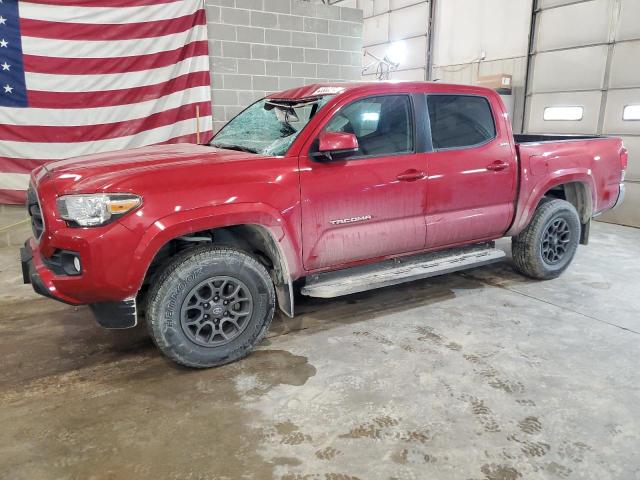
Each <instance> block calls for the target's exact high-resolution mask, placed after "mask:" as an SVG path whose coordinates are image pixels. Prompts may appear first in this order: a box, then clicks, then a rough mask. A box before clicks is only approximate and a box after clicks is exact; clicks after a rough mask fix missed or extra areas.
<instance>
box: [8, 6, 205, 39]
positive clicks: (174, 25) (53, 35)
mask: <svg viewBox="0 0 640 480" xmlns="http://www.w3.org/2000/svg"><path fill="white" fill-rule="evenodd" d="M205 24H206V20H205V14H204V10H198V11H196V12H195V13H193V14H191V15H186V16H184V17H179V18H176V19H171V18H169V19H166V20H156V21H154V22H140V23H123V24H117V25H110V26H109V28H106V29H96V26H95V24H87V23H74V24H73V28H69V24H68V23H64V22H50V21H46V20H33V19H30V18H25V19H23V20H21V22H20V28H21V30H22V35H24V36H27V37H32V38H49V39H58V40H76V41H79V40H85V41H86V40H100V41H111V40H131V39H138V38H149V37H161V36H164V35H169V34H172V33H180V32H185V31H187V30H190V29H191V28H192V27H193V26H194V25H205Z"/></svg>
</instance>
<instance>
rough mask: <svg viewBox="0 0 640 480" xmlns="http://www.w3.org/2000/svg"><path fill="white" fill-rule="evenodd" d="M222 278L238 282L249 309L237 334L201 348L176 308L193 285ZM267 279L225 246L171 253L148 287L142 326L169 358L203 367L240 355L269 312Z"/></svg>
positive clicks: (261, 331) (263, 328) (271, 300)
mask: <svg viewBox="0 0 640 480" xmlns="http://www.w3.org/2000/svg"><path fill="white" fill-rule="evenodd" d="M219 276H226V277H230V278H234V279H237V280H239V281H240V282H242V283H243V284H244V285H245V286H246V287H247V289H248V290H249V292H250V294H251V297H252V301H253V303H252V313H251V315H250V316H249V317H248V319H247V322H248V323H247V324H246V327H245V328H244V330H243V331H242V333H240V334H238V336H237V337H236V338H234V339H233V340H230V341H229V343H227V344H225V345H220V346H202V345H199V344H197V343H196V342H195V341H193V340H192V339H191V338H189V336H188V335H187V333H186V332H185V327H183V324H182V322H181V318H182V317H181V315H182V307H183V304H184V302H185V299H186V298H187V296H188V295H189V294H190V292H191V291H192V289H193V288H196V286H197V285H199V284H200V283H201V282H205V281H206V280H207V279H210V278H214V277H219ZM275 304H276V301H275V291H274V287H273V282H272V281H271V278H270V277H269V274H268V272H267V270H266V269H265V267H264V266H263V265H262V264H261V263H260V262H258V260H256V259H255V258H254V257H253V256H251V255H249V254H248V253H246V252H244V251H242V250H237V249H234V248H231V247H220V246H204V247H195V248H192V249H189V250H187V251H186V252H184V253H183V254H181V255H178V256H176V257H175V258H174V259H173V260H172V261H171V262H170V263H169V264H168V265H167V266H166V268H164V270H163V271H162V273H161V274H160V275H159V276H158V277H157V278H156V280H155V282H154V284H153V285H152V287H151V289H150V291H149V295H148V303H147V322H146V323H147V328H148V330H149V334H150V335H151V338H152V339H153V341H154V343H155V344H156V345H157V346H158V348H159V349H160V350H161V351H162V353H164V354H165V355H166V356H167V357H169V358H170V359H171V360H173V361H174V362H177V363H179V364H181V365H184V366H187V367H192V368H208V367H215V366H219V365H224V364H226V363H230V362H233V361H235V360H238V359H240V358H243V357H245V356H246V355H248V354H249V352H250V351H251V350H252V349H253V347H254V346H255V345H256V344H258V343H259V342H260V340H262V338H263V337H264V335H265V334H266V332H267V329H268V328H269V325H270V324H271V320H272V319H273V314H274V311H275Z"/></svg>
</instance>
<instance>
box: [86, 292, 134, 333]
mask: <svg viewBox="0 0 640 480" xmlns="http://www.w3.org/2000/svg"><path fill="white" fill-rule="evenodd" d="M89 307H90V308H91V311H92V312H93V315H94V316H95V317H96V321H97V322H98V323H99V324H100V326H101V327H104V328H109V329H112V328H133V327H135V326H136V325H137V324H138V315H137V311H136V300H135V298H129V299H127V300H123V301H122V302H99V303H92V304H90V305H89Z"/></svg>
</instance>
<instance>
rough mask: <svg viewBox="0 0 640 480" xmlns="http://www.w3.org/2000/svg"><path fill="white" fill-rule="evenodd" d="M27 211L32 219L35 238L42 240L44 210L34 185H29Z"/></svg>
mask: <svg viewBox="0 0 640 480" xmlns="http://www.w3.org/2000/svg"><path fill="white" fill-rule="evenodd" d="M27 211H28V212H29V216H30V217H31V230H33V236H34V237H36V240H40V237H42V233H43V232H44V218H43V217H42V210H41V209H40V202H39V201H38V195H37V194H36V191H35V189H34V188H33V185H29V189H28V190H27Z"/></svg>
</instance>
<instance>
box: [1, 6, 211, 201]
mask: <svg viewBox="0 0 640 480" xmlns="http://www.w3.org/2000/svg"><path fill="white" fill-rule="evenodd" d="M210 83H211V81H210V76H209V57H208V44H207V24H206V18H205V10H204V4H203V0H29V1H26V0H25V1H23V0H20V1H18V0H0V203H19V202H22V201H24V195H25V193H24V192H25V190H26V188H27V185H28V178H29V172H30V171H31V170H32V169H33V168H35V167H37V166H39V165H41V164H42V163H44V162H48V161H52V160H58V159H62V158H69V157H75V156H80V155H85V154H89V153H99V152H106V151H113V150H121V149H125V148H134V147H140V146H144V145H151V144H157V143H176V142H191V143H194V142H195V141H196V132H198V131H199V132H200V138H201V139H202V140H206V139H207V136H210V135H211V133H212V122H211V91H210ZM196 111H197V112H198V114H199V117H198V118H199V121H198V120H197V119H196V116H197V115H196Z"/></svg>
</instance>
